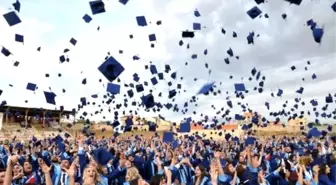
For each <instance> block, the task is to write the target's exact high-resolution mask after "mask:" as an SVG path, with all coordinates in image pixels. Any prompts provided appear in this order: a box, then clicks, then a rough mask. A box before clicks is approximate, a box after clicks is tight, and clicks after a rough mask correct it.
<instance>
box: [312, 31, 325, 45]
mask: <svg viewBox="0 0 336 185" xmlns="http://www.w3.org/2000/svg"><path fill="white" fill-rule="evenodd" d="M323 33H324V31H323V28H314V29H313V37H314V40H315V42H317V43H321V39H322V37H323Z"/></svg>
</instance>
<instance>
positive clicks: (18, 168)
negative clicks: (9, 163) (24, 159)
mask: <svg viewBox="0 0 336 185" xmlns="http://www.w3.org/2000/svg"><path fill="white" fill-rule="evenodd" d="M20 173H22V167H21V166H20V165H18V164H16V165H14V168H13V175H14V176H16V175H18V174H20Z"/></svg>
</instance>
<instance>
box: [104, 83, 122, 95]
mask: <svg viewBox="0 0 336 185" xmlns="http://www.w3.org/2000/svg"><path fill="white" fill-rule="evenodd" d="M106 91H107V92H109V93H111V94H119V93H120V85H118V84H113V83H108V84H107V88H106Z"/></svg>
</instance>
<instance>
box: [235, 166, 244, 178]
mask: <svg viewBox="0 0 336 185" xmlns="http://www.w3.org/2000/svg"><path fill="white" fill-rule="evenodd" d="M236 170H237V176H238V177H242V176H243V174H244V172H245V171H246V167H245V166H244V165H242V164H238V166H237V169H236Z"/></svg>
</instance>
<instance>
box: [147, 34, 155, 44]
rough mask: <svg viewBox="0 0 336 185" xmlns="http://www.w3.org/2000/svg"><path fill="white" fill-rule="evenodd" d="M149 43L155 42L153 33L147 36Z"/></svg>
mask: <svg viewBox="0 0 336 185" xmlns="http://www.w3.org/2000/svg"><path fill="white" fill-rule="evenodd" d="M148 37H149V41H151V42H152V41H156V36H155V34H154V33H153V34H150V35H149V36H148Z"/></svg>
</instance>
